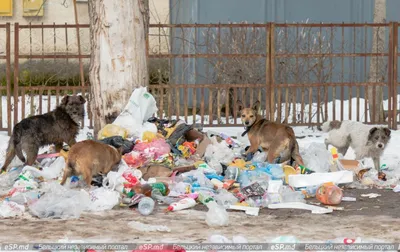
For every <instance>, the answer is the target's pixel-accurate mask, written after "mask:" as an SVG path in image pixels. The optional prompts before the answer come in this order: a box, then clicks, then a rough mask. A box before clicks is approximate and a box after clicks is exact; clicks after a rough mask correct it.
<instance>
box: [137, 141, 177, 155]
mask: <svg viewBox="0 0 400 252" xmlns="http://www.w3.org/2000/svg"><path fill="white" fill-rule="evenodd" d="M133 150H134V151H137V152H140V153H145V154H146V155H149V156H152V157H153V159H157V158H158V157H160V156H162V155H164V154H167V153H170V152H171V147H170V146H169V144H167V142H165V140H164V139H156V140H154V141H152V142H150V143H146V142H141V143H137V144H136V145H135V147H134V148H133Z"/></svg>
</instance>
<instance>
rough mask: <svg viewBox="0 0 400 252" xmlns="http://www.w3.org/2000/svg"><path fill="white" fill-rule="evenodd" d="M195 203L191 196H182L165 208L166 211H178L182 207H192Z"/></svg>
mask: <svg viewBox="0 0 400 252" xmlns="http://www.w3.org/2000/svg"><path fill="white" fill-rule="evenodd" d="M195 205H196V201H195V200H194V199H192V198H184V199H182V200H180V201H178V202H175V203H172V204H171V205H169V207H168V208H167V211H179V210H183V209H188V208H191V207H194V206H195Z"/></svg>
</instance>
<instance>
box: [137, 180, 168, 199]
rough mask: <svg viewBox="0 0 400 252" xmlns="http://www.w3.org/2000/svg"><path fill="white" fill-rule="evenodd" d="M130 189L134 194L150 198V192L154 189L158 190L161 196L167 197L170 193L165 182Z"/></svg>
mask: <svg viewBox="0 0 400 252" xmlns="http://www.w3.org/2000/svg"><path fill="white" fill-rule="evenodd" d="M132 189H133V190H134V191H135V193H137V194H138V193H140V194H144V195H146V196H147V197H151V192H152V191H153V190H154V189H158V190H159V191H160V192H161V194H162V195H163V196H166V195H168V194H169V192H170V190H169V186H168V184H167V183H165V182H157V183H153V184H144V185H136V186H134V187H133V188H132Z"/></svg>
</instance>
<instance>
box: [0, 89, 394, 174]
mask: <svg viewBox="0 0 400 252" xmlns="http://www.w3.org/2000/svg"><path fill="white" fill-rule="evenodd" d="M60 99H61V97H60ZM399 100H400V96H399ZM351 101H352V102H351V107H350V106H349V105H350V104H349V101H344V102H343V119H344V120H347V119H350V118H352V119H353V120H355V119H356V115H357V104H359V106H360V107H359V109H360V120H361V121H364V120H365V106H364V104H365V100H364V99H359V103H357V98H353V99H352V100H351ZM38 104H39V96H34V97H33V102H32V99H31V97H30V96H26V97H25V117H26V116H29V115H30V114H31V107H33V110H34V111H35V112H34V113H35V114H38V113H40V112H42V113H46V112H47V111H48V104H50V110H52V109H54V108H55V107H56V105H57V99H56V96H50V99H49V97H48V96H42V111H39V105H38ZM2 105H3V106H2V109H3V115H6V114H7V97H3V100H2ZM282 106H283V107H282V113H283V114H284V113H285V104H284V103H283V104H282ZM335 106H336V117H335V118H336V119H340V118H341V109H340V108H341V102H340V101H336V103H335ZM350 108H351V109H350ZM384 108H385V109H387V108H388V101H387V100H386V101H384ZM18 109H19V120H21V118H22V117H21V112H22V97H19V107H18ZM86 109H87V107H86ZM300 109H301V104H296V111H297V112H296V113H297V114H299V113H300V112H299V110H300ZM322 109H324V107H323V106H322ZM292 110H293V106H291V111H292ZM311 110H312V115H313V116H312V121H313V122H317V117H316V116H315V113H316V111H317V105H316V104H313V105H312V106H311ZM309 111H310V107H309V106H308V105H306V106H305V108H304V120H305V121H308V115H309V113H308V112H309ZM332 114H333V102H329V103H328V115H329V117H328V119H329V120H332V119H333V117H332ZM367 114H368V113H367ZM276 115H277V114H276ZM164 116H165V115H164ZM174 118H175V119H176V117H173V119H174ZM282 118H283V117H282ZM180 119H183V120H184V119H185V117H184V116H181V117H180ZM368 120H369V118H368ZM221 121H222V122H225V121H226V118H221ZM290 121H291V117H290V118H289V122H290ZM229 122H230V123H231V124H233V123H234V119H233V118H232V117H231V118H229ZM237 122H238V123H240V118H237ZM187 123H188V124H192V123H201V117H200V115H196V117H195V120H193V116H188V118H187ZM204 123H208V118H207V116H205V120H204ZM6 124H7V117H6V116H4V117H3V125H6ZM213 124H215V125H217V124H218V122H217V121H216V120H214V122H213ZM85 125H89V118H88V116H87V113H86V116H85ZM293 129H294V131H295V133H296V136H297V137H303V136H305V138H302V139H298V143H299V146H300V150H302V149H305V148H308V146H310V144H313V143H323V142H324V138H325V136H326V133H323V132H321V131H318V130H317V129H316V127H313V128H309V127H303V126H301V127H300V126H297V127H293ZM204 130H205V131H208V130H212V131H216V132H220V133H221V132H223V133H225V134H227V135H230V136H234V137H238V138H239V139H241V140H242V141H247V138H242V137H240V134H241V133H242V132H243V127H210V128H204ZM88 133H92V130H90V129H89V128H88V127H84V128H83V129H82V130H81V132H80V134H79V136H78V139H77V140H78V141H81V140H84V139H87V135H88ZM8 139H9V137H8V136H7V132H0V163H3V162H4V156H5V151H6V149H7V143H8ZM399 147H400V132H398V131H393V132H392V139H391V141H390V143H389V145H388V146H387V148H386V150H385V152H384V155H383V156H382V159H381V164H386V165H387V166H389V167H391V168H395V169H396V170H398V171H399V173H400V156H399V155H398V154H397V153H398V151H397V150H398V149H399ZM46 149H47V147H45V148H42V149H41V150H40V152H43V151H45V150H46ZM354 157H355V155H354V152H353V151H352V150H351V149H349V151H348V152H347V154H346V157H345V158H349V159H352V158H354ZM366 161H367V163H366V164H372V160H366Z"/></svg>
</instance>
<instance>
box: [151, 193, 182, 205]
mask: <svg viewBox="0 0 400 252" xmlns="http://www.w3.org/2000/svg"><path fill="white" fill-rule="evenodd" d="M151 197H152V198H153V199H156V200H158V201H161V202H162V203H164V204H168V205H169V204H172V203H174V202H177V201H178V200H179V199H174V198H172V197H167V196H163V195H162V193H161V192H160V190H158V189H153V190H152V191H151Z"/></svg>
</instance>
